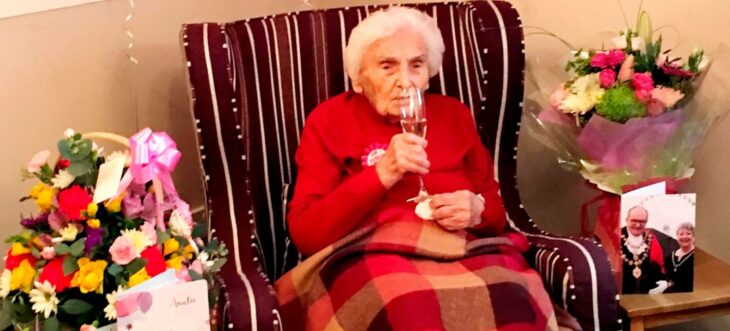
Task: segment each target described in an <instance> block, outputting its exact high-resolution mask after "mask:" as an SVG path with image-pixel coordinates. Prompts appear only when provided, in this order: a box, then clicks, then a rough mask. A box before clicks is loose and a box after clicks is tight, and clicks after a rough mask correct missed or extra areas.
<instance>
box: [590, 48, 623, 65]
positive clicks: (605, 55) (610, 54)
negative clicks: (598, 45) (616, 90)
mask: <svg viewBox="0 0 730 331" xmlns="http://www.w3.org/2000/svg"><path fill="white" fill-rule="evenodd" d="M624 59H626V53H624V51H622V50H620V49H612V50H610V51H607V52H599V53H596V54H595V55H593V58H591V66H592V67H594V68H606V67H609V68H613V67H615V66H617V65H619V64H621V62H624Z"/></svg>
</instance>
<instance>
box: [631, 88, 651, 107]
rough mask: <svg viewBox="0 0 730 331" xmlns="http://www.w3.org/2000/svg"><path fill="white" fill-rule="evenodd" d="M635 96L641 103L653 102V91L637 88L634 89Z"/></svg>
mask: <svg viewBox="0 0 730 331" xmlns="http://www.w3.org/2000/svg"><path fill="white" fill-rule="evenodd" d="M634 96H636V99H637V100H639V102H641V103H644V104H648V103H649V102H651V91H647V90H636V91H634Z"/></svg>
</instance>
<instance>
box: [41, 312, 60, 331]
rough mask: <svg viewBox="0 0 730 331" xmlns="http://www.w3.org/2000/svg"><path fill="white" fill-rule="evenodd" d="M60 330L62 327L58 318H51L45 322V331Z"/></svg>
mask: <svg viewBox="0 0 730 331" xmlns="http://www.w3.org/2000/svg"><path fill="white" fill-rule="evenodd" d="M60 329H61V326H60V325H59V322H58V318H56V316H51V317H50V318H48V319H47V320H45V321H44V322H43V331H57V330H60Z"/></svg>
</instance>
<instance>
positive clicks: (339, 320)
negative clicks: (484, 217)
mask: <svg viewBox="0 0 730 331" xmlns="http://www.w3.org/2000/svg"><path fill="white" fill-rule="evenodd" d="M526 246H527V242H526V240H525V238H524V237H523V236H522V235H520V234H516V233H510V234H507V235H505V236H501V237H492V238H476V237H474V236H473V235H471V234H468V233H467V232H466V231H457V232H449V231H446V230H443V229H442V228H441V227H439V226H438V225H436V224H435V223H433V222H424V221H420V220H419V221H413V220H411V221H395V222H388V223H383V224H378V225H373V226H369V227H366V228H362V229H360V230H357V231H355V232H353V233H352V234H350V235H349V236H347V237H345V238H343V239H341V240H339V241H338V242H336V243H334V244H332V245H330V246H329V247H327V248H325V249H323V250H322V251H319V252H318V253H316V254H314V255H312V256H310V257H309V258H308V259H306V260H304V261H303V262H302V263H301V264H300V265H298V266H297V267H295V268H294V269H292V270H291V271H290V272H289V273H287V274H285V275H284V276H282V277H281V278H280V279H279V280H278V281H277V283H276V285H275V289H276V292H277V297H278V299H279V303H280V312H281V314H282V320H283V321H284V324H287V325H288V326H289V327H294V328H295V329H306V330H341V329H342V330H500V331H507V330H557V325H556V319H555V314H554V312H553V308H552V303H551V301H550V298H549V296H548V295H547V293H546V292H545V290H544V288H543V283H542V280H541V279H540V276H539V275H538V274H537V273H536V272H535V271H534V270H532V269H530V267H529V266H528V264H527V262H526V261H525V259H524V258H523V257H522V254H521V253H522V252H523V251H524V249H525V248H526ZM287 325H284V327H286V326H287Z"/></svg>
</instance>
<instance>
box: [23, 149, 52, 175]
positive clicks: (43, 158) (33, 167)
mask: <svg viewBox="0 0 730 331" xmlns="http://www.w3.org/2000/svg"><path fill="white" fill-rule="evenodd" d="M50 156H51V152H50V151H47V150H45V151H40V152H38V153H35V155H33V158H31V159H30V161H29V162H28V164H27V165H26V169H27V170H28V172H30V173H35V172H38V171H40V170H41V167H42V166H43V165H44V164H46V162H47V161H48V157H50Z"/></svg>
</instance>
